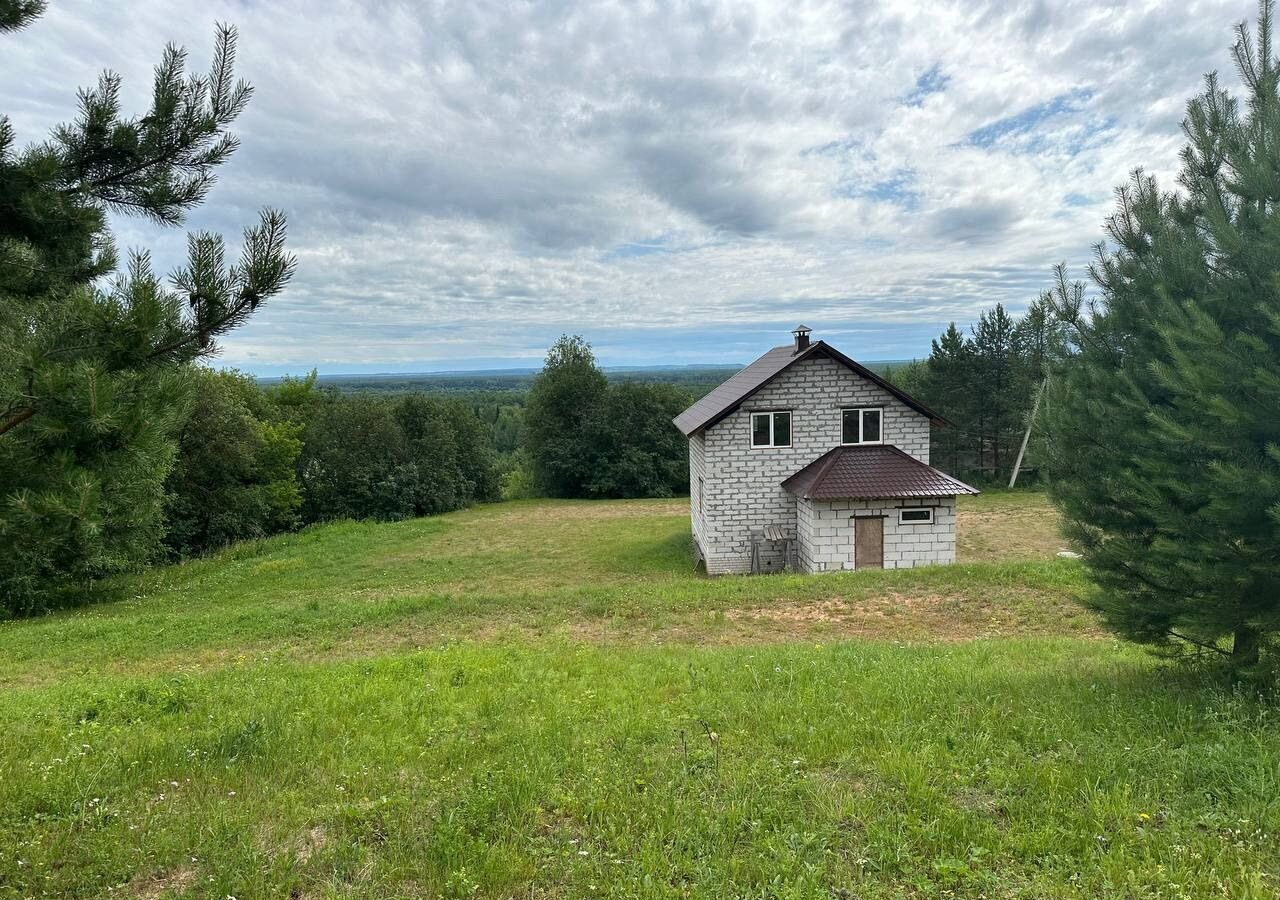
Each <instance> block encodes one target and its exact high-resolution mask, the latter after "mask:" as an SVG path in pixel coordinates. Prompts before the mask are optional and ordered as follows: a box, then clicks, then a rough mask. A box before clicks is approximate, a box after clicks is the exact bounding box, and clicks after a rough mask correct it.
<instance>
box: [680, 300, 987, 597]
mask: <svg viewBox="0 0 1280 900" xmlns="http://www.w3.org/2000/svg"><path fill="white" fill-rule="evenodd" d="M810 333H811V332H810V329H808V328H806V327H804V326H803V325H801V326H800V327H799V328H797V329H796V330H795V331H793V332H792V334H793V336H794V338H795V340H794V341H793V342H792V343H790V344H787V345H784V346H781V347H774V348H773V349H772V350H770V351H769V352H768V353H766V354H764V356H761V357H760V358H759V359H757V360H756V361H755V362H753V363H752V364H751V365H749V366H747V367H746V368H745V369H743V370H742V371H740V372H738V373H737V374H735V375H734V376H733V377H732V378H730V379H729V380H728V381H726V382H724V383H723V384H721V385H719V386H718V387H716V388H715V389H714V390H712V391H711V392H710V393H709V394H707V395H706V396H705V397H703V398H702V399H701V400H699V401H698V402H697V403H694V404H693V405H692V406H690V407H689V408H688V409H686V410H685V411H684V412H682V413H681V414H680V415H678V416H677V417H676V418H675V419H674V420H673V421H674V422H675V424H676V427H678V428H679V429H680V430H681V431H682V432H683V433H684V435H685V436H686V437H687V438H688V439H689V495H690V514H691V517H692V519H693V539H694V545H695V553H696V554H697V556H698V558H699V559H700V560H702V561H703V562H705V564H706V569H707V572H708V573H710V574H713V575H718V574H726V573H733V572H737V573H747V572H752V571H778V570H780V569H782V568H783V566H784V562H785V563H786V564H787V565H794V566H795V567H796V568H798V569H799V570H800V571H802V572H828V571H833V570H841V569H873V568H874V569H878V568H889V569H895V568H912V567H915V566H923V565H932V564H937V563H950V562H954V561H955V555H956V496H957V495H958V494H976V493H978V491H976V490H975V489H974V488H972V487H970V486H969V485H967V484H965V483H964V482H962V481H958V480H957V479H955V478H952V477H951V476H950V475H947V474H946V473H944V472H940V471H938V470H937V469H935V468H933V467H932V466H930V465H929V429H930V428H931V427H935V426H941V425H945V424H947V423H946V422H945V420H944V419H942V417H941V416H938V415H937V414H935V413H933V412H931V411H930V410H929V409H928V408H926V407H925V406H924V405H923V404H921V403H920V402H919V401H918V400H916V399H914V398H913V397H911V396H910V395H908V394H906V393H905V392H903V391H901V390H899V389H898V388H896V387H894V386H893V385H892V384H890V383H889V382H887V381H885V380H884V379H883V378H881V377H880V376H878V375H876V374H875V373H874V372H872V371H870V370H869V369H867V368H866V367H864V366H861V365H859V364H858V363H856V362H854V361H853V360H852V359H850V358H849V357H847V356H845V355H844V354H843V353H841V352H840V351H838V350H836V349H835V348H834V347H832V346H830V345H829V344H827V343H825V342H824V341H811V340H810Z"/></svg>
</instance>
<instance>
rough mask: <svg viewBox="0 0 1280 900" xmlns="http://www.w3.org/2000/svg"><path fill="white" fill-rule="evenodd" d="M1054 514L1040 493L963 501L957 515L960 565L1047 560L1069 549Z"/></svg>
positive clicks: (991, 495) (957, 548) (1011, 493)
mask: <svg viewBox="0 0 1280 900" xmlns="http://www.w3.org/2000/svg"><path fill="white" fill-rule="evenodd" d="M1058 524H1059V518H1058V513H1057V510H1055V509H1054V508H1053V506H1052V504H1050V503H1049V499H1048V497H1047V496H1045V495H1044V494H1042V493H1031V492H1027V493H1020V492H997V493H993V494H983V495H981V496H978V497H965V498H963V500H962V502H961V503H960V504H959V508H958V509H957V512H956V557H957V559H958V560H959V561H960V562H1004V561H1006V560H1046V559H1053V558H1054V557H1055V556H1057V554H1058V551H1059V550H1064V549H1069V547H1068V544H1067V542H1066V540H1065V539H1064V538H1063V537H1062V535H1061V533H1060V532H1059V530H1058Z"/></svg>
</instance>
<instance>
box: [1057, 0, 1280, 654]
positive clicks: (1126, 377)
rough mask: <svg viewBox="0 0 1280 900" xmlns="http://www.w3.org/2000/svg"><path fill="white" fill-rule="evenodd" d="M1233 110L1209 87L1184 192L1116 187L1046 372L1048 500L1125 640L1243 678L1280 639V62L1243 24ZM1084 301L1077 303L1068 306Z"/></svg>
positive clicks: (1194, 108)
mask: <svg viewBox="0 0 1280 900" xmlns="http://www.w3.org/2000/svg"><path fill="white" fill-rule="evenodd" d="M1237 35H1238V41H1237V43H1236V45H1235V48H1234V51H1233V55H1234V58H1235V63H1236V66H1237V68H1238V69H1239V73H1240V76H1241V80H1242V82H1243V87H1244V92H1245V96H1244V98H1243V102H1241V100H1238V99H1237V98H1235V97H1233V96H1232V95H1231V94H1230V93H1229V92H1228V91H1226V90H1225V89H1223V88H1222V86H1221V85H1220V83H1219V81H1218V79H1217V77H1216V76H1215V75H1209V76H1207V77H1206V82H1205V89H1204V92H1203V93H1202V94H1201V95H1199V96H1198V97H1196V98H1195V99H1193V100H1192V101H1191V102H1190V104H1189V105H1188V108H1187V116H1186V119H1185V122H1184V125H1183V129H1184V131H1185V134H1186V137H1187V145H1186V148H1185V149H1184V151H1183V154H1182V165H1181V170H1180V174H1179V176H1178V181H1179V184H1180V186H1181V188H1182V190H1181V192H1173V191H1167V190H1162V189H1161V188H1160V187H1159V185H1157V183H1156V181H1155V180H1154V179H1153V178H1151V177H1149V176H1146V175H1144V174H1142V173H1141V172H1139V173H1136V174H1135V175H1134V177H1133V179H1132V181H1131V182H1130V183H1129V184H1128V185H1126V186H1125V187H1123V188H1121V189H1120V190H1119V191H1118V192H1117V196H1118V203H1117V209H1116V211H1115V213H1114V214H1113V215H1112V216H1111V217H1110V219H1109V220H1108V222H1107V233H1108V235H1109V237H1110V243H1109V244H1108V245H1107V246H1106V247H1102V248H1099V256H1098V260H1097V262H1096V264H1095V265H1094V266H1093V268H1092V270H1091V274H1092V277H1093V279H1094V281H1095V282H1096V285H1097V288H1098V292H1099V297H1098V299H1097V301H1096V302H1095V303H1094V304H1093V308H1092V314H1091V315H1088V313H1089V309H1088V308H1087V307H1086V310H1085V314H1084V315H1081V314H1080V311H1079V310H1078V309H1076V310H1066V311H1065V314H1064V317H1065V318H1068V319H1074V321H1075V323H1076V325H1077V331H1076V333H1075V340H1076V341H1077V344H1078V347H1077V349H1078V354H1077V355H1076V356H1075V357H1074V358H1073V359H1072V360H1071V361H1070V364H1069V365H1067V366H1065V367H1064V370H1063V372H1062V373H1061V374H1060V375H1059V374H1055V375H1054V376H1053V377H1052V378H1051V382H1050V383H1051V389H1050V390H1049V392H1048V396H1047V397H1046V404H1045V413H1046V426H1047V433H1048V442H1047V447H1046V449H1047V452H1048V454H1049V462H1050V468H1051V473H1052V491H1053V497H1054V499H1055V501H1056V502H1057V504H1058V506H1059V507H1060V509H1061V510H1062V512H1063V513H1064V516H1065V519H1066V521H1067V523H1068V528H1069V530H1070V533H1071V535H1072V536H1073V537H1074V538H1075V540H1076V541H1077V542H1078V543H1079V545H1080V547H1081V548H1082V550H1083V553H1084V556H1085V561H1086V563H1087V565H1088V570H1089V572H1090V574H1091V577H1092V578H1093V579H1094V581H1095V582H1096V583H1097V585H1098V587H1099V589H1100V591H1099V595H1098V599H1097V601H1096V602H1097V605H1098V608H1099V609H1100V610H1101V611H1102V613H1103V616H1104V618H1105V621H1106V622H1107V623H1108V624H1109V625H1110V626H1111V627H1112V628H1113V629H1115V630H1116V631H1117V632H1118V633H1120V634H1121V635H1124V636H1125V637H1128V638H1130V639H1133V640H1135V641H1140V642H1144V643H1147V644H1151V645H1155V646H1157V647H1160V648H1165V649H1168V650H1173V651H1179V650H1185V649H1188V648H1189V647H1191V646H1198V647H1201V648H1208V649H1209V650H1211V651H1215V652H1219V653H1223V654H1228V655H1229V656H1230V657H1231V659H1232V660H1233V662H1234V663H1235V665H1237V666H1239V667H1250V666H1253V665H1254V664H1256V663H1257V662H1258V660H1259V653H1260V651H1261V650H1262V649H1263V647H1264V646H1265V643H1266V641H1267V638H1268V636H1270V635H1273V634H1274V633H1275V632H1276V631H1277V629H1280V92H1278V91H1277V85H1278V84H1280V65H1278V64H1277V60H1276V58H1275V56H1274V55H1273V48H1272V40H1273V36H1274V32H1273V4H1272V2H1271V0H1264V2H1263V3H1261V5H1260V14H1259V17H1258V27H1257V35H1256V38H1255V37H1254V36H1253V35H1252V34H1251V33H1250V30H1249V28H1248V26H1247V25H1245V24H1242V25H1240V26H1239V28H1238V32H1237ZM1077 306H1078V304H1077Z"/></svg>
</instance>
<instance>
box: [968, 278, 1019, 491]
mask: <svg viewBox="0 0 1280 900" xmlns="http://www.w3.org/2000/svg"><path fill="white" fill-rule="evenodd" d="M973 354H974V359H975V365H976V368H977V370H978V372H980V373H981V375H982V389H981V392H982V396H981V399H980V400H979V402H978V423H979V424H978V432H979V440H980V441H981V443H980V445H979V450H978V454H979V463H978V468H979V469H982V470H983V471H985V467H984V465H983V451H984V449H985V448H990V450H991V471H992V473H993V474H994V475H995V476H996V477H999V476H1000V474H1001V472H1000V465H1001V449H1002V448H1003V447H1005V446H1007V445H1008V444H1009V443H1010V429H1011V427H1012V426H1014V425H1016V423H1017V421H1018V417H1017V410H1018V408H1019V407H1020V405H1021V400H1022V398H1021V396H1015V393H1016V390H1017V384H1016V382H1015V377H1014V375H1015V371H1014V370H1015V362H1014V322H1013V319H1011V318H1010V317H1009V314H1008V313H1007V312H1005V309H1004V306H1003V305H1002V304H999V303H997V304H996V305H995V308H994V309H991V310H988V311H986V312H984V313H983V314H982V315H981V316H980V317H979V318H978V324H977V325H975V326H974V329H973ZM1004 457H1005V458H1006V459H1007V458H1008V453H1007V452H1006V453H1005V454H1004Z"/></svg>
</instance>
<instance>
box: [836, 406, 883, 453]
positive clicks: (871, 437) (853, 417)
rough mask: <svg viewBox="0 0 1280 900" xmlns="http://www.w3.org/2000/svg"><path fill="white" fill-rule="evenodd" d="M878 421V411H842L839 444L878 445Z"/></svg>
mask: <svg viewBox="0 0 1280 900" xmlns="http://www.w3.org/2000/svg"><path fill="white" fill-rule="evenodd" d="M880 419H881V410H879V409H846V410H843V421H842V423H841V425H842V435H841V438H840V440H841V442H842V443H845V444H878V443H880V441H881V437H880Z"/></svg>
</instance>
